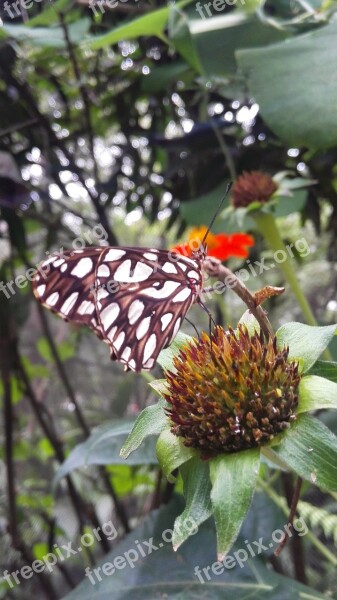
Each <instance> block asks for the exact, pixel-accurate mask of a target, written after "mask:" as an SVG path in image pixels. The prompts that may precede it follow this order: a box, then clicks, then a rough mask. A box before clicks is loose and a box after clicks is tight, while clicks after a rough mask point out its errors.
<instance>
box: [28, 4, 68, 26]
mask: <svg viewBox="0 0 337 600" xmlns="http://www.w3.org/2000/svg"><path fill="white" fill-rule="evenodd" d="M35 1H36V0H35ZM71 4H72V0H56V2H55V0H54V1H53V4H52V5H51V6H48V5H47V6H46V8H45V9H44V10H43V11H42V12H41V13H40V14H38V15H36V16H35V17H33V18H32V19H29V21H27V23H26V25H27V26H28V27H36V25H47V26H48V25H49V26H50V25H51V24H52V23H57V22H59V20H60V17H59V14H58V13H59V12H61V11H66V9H67V8H68V7H69V6H70V5H71Z"/></svg>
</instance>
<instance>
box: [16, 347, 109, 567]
mask: <svg viewBox="0 0 337 600" xmlns="http://www.w3.org/2000/svg"><path fill="white" fill-rule="evenodd" d="M14 358H15V367H16V369H17V371H18V373H19V375H20V377H21V380H22V382H23V384H24V387H25V392H26V395H27V397H28V398H29V400H30V403H31V406H32V409H33V412H34V414H35V417H36V419H37V421H38V422H39V424H40V426H41V428H42V430H43V432H44V434H45V436H46V437H47V438H48V440H49V441H50V443H51V445H52V446H53V449H54V452H55V456H56V458H57V460H58V462H59V463H60V464H62V463H63V462H64V460H65V454H64V451H63V446H62V442H61V441H60V440H59V438H58V436H57V434H56V432H55V431H54V430H53V428H52V423H53V420H52V417H51V415H50V414H49V411H48V409H47V408H46V406H45V405H42V404H41V402H39V400H38V399H37V397H36V395H35V393H34V390H33V388H32V386H31V384H30V380H29V377H28V375H27V373H26V370H25V368H24V365H23V363H22V360H21V357H20V354H19V352H18V348H17V346H16V347H15V349H14ZM46 415H47V418H46ZM65 479H66V482H67V485H68V490H69V496H70V498H71V501H72V504H73V506H74V510H75V514H76V516H77V517H78V521H79V530H80V533H81V534H82V533H83V530H84V526H85V524H86V520H87V519H89V520H90V521H91V522H92V523H93V525H94V527H100V523H99V521H98V518H97V516H96V513H95V510H94V508H93V506H92V505H88V504H87V505H86V504H85V503H84V502H83V500H82V498H81V497H80V496H79V495H78V493H77V491H76V488H75V486H74V484H73V481H72V479H71V477H70V476H69V475H68V476H67V477H66V478H65ZM83 515H85V518H84V516H83ZM100 543H101V546H102V548H103V550H104V552H108V551H109V550H110V546H109V543H108V541H107V540H106V539H105V537H102V538H100ZM87 551H88V554H89V555H90V551H89V548H87ZM92 562H93V561H92Z"/></svg>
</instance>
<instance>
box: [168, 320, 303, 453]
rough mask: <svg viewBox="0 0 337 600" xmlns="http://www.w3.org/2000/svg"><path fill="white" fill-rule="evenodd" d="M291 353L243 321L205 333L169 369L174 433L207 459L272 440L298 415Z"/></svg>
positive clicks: (295, 370) (295, 366)
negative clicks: (210, 333)
mask: <svg viewBox="0 0 337 600" xmlns="http://www.w3.org/2000/svg"><path fill="white" fill-rule="evenodd" d="M288 353H289V350H288V348H286V347H284V348H283V349H281V350H280V349H278V348H277V345H276V338H275V337H273V338H270V339H269V340H268V341H265V340H264V337H263V334H262V333H256V332H255V333H254V334H253V335H251V334H249V332H248V330H247V328H246V327H245V326H241V325H239V327H238V329H237V331H236V332H235V331H234V330H233V329H229V331H227V332H226V331H225V330H224V329H223V328H222V327H216V328H215V329H214V332H213V333H212V335H211V338H210V337H209V336H208V335H207V334H205V333H203V335H202V337H201V338H200V339H199V340H198V341H195V342H193V343H190V344H189V345H188V346H185V347H184V348H183V349H181V350H180V353H179V354H178V355H177V356H176V357H175V358H174V367H175V371H174V372H173V371H167V372H166V373H165V376H166V380H167V393H166V394H165V399H166V400H167V402H168V403H169V404H170V405H171V406H170V408H168V409H167V414H168V416H169V419H170V421H171V424H172V427H171V431H172V433H174V434H175V435H177V436H180V437H182V438H183V442H184V444H185V445H186V446H189V447H193V448H197V449H199V450H200V451H201V458H204V459H207V458H210V457H212V456H215V455H217V454H220V453H223V452H235V451H238V450H245V449H248V448H252V447H256V446H261V445H263V444H266V443H268V442H269V441H270V440H271V439H272V438H273V437H274V436H275V435H277V434H278V433H280V432H282V431H283V430H285V429H286V428H287V427H288V426H289V423H290V422H291V421H292V420H293V419H294V418H295V414H294V411H295V409H296V406H297V402H298V384H299V381H300V375H299V372H298V363H297V362H295V361H293V362H287V358H288Z"/></svg>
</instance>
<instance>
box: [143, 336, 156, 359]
mask: <svg viewBox="0 0 337 600" xmlns="http://www.w3.org/2000/svg"><path fill="white" fill-rule="evenodd" d="M156 345H157V336H156V334H155V333H151V335H150V337H149V339H148V340H147V342H146V344H145V348H144V355H143V364H145V363H146V362H147V361H148V359H149V358H150V357H151V356H152V354H153V353H154V351H155V349H156Z"/></svg>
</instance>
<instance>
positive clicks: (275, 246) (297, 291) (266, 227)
mask: <svg viewBox="0 0 337 600" xmlns="http://www.w3.org/2000/svg"><path fill="white" fill-rule="evenodd" d="M253 217H254V220H255V222H256V224H257V226H258V229H259V231H260V233H261V234H262V235H263V237H264V239H265V240H266V242H267V244H268V245H269V247H270V248H271V249H272V251H273V252H274V255H275V254H276V253H277V252H278V253H282V256H283V257H284V256H285V257H286V258H285V260H283V262H280V263H278V264H279V265H280V267H281V269H282V271H283V275H284V277H285V279H286V281H287V282H288V283H289V285H290V287H291V289H292V291H293V293H294V295H295V297H296V300H297V302H298V304H299V306H300V307H301V310H302V313H303V316H304V318H305V320H306V322H307V323H308V325H313V326H315V327H317V325H318V324H317V321H316V318H315V316H314V314H313V312H312V310H311V308H310V305H309V303H308V301H307V299H306V297H305V295H304V294H303V291H302V289H301V286H300V284H299V282H298V279H297V276H296V272H295V269H294V267H293V265H292V262H291V256H290V255H289V252H288V249H287V248H286V246H285V244H284V242H283V240H282V238H281V235H280V232H279V229H278V227H277V224H276V221H275V218H274V217H273V215H272V214H270V213H263V212H261V211H256V212H255V213H254V215H253ZM324 358H325V360H332V357H331V355H330V352H329V351H328V350H325V352H324Z"/></svg>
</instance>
